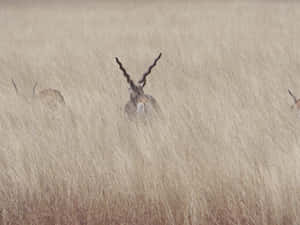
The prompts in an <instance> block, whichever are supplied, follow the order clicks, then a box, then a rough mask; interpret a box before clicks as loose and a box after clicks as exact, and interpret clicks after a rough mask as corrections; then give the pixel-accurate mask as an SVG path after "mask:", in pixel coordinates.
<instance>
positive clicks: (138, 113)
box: [115, 53, 161, 119]
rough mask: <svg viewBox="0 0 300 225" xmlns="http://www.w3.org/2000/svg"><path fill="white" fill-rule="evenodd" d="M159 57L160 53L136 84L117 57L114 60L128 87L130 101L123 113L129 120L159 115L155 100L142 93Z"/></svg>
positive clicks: (159, 110)
mask: <svg viewBox="0 0 300 225" xmlns="http://www.w3.org/2000/svg"><path fill="white" fill-rule="evenodd" d="M160 57H161V53H160V54H159V55H158V57H157V58H156V59H155V60H154V62H153V64H152V65H151V66H150V67H149V68H148V70H147V71H146V72H145V73H144V74H143V76H142V78H141V79H140V80H139V81H138V84H135V83H134V82H133V80H132V79H131V78H130V75H129V74H128V73H127V71H126V69H125V68H124V67H123V65H122V63H121V62H120V60H119V59H118V58H117V57H116V58H115V60H116V62H117V64H118V65H119V68H120V70H121V71H122V72H123V75H124V76H125V78H126V80H127V82H128V84H129V86H130V88H129V91H130V100H129V101H128V102H127V104H126V105H125V113H126V114H127V116H128V117H129V119H134V118H146V117H147V118H149V117H150V116H153V115H155V114H156V115H161V109H160V107H159V105H158V103H157V101H156V100H155V98H154V97H152V96H151V95H147V94H145V93H144V87H145V85H146V82H147V80H146V78H147V76H148V75H149V74H150V73H151V71H152V69H153V67H155V66H156V63H157V62H158V60H159V59H160Z"/></svg>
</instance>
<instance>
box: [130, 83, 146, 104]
mask: <svg viewBox="0 0 300 225" xmlns="http://www.w3.org/2000/svg"><path fill="white" fill-rule="evenodd" d="M129 90H130V100H131V101H133V102H134V103H137V102H138V99H139V98H140V97H141V96H143V95H144V90H143V87H142V86H137V89H136V90H133V89H132V88H129Z"/></svg>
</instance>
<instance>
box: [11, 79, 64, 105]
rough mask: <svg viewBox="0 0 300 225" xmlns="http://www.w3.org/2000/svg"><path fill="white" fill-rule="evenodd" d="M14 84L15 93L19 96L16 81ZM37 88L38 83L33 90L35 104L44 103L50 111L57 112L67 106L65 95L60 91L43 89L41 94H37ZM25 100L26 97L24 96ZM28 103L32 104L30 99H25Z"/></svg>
mask: <svg viewBox="0 0 300 225" xmlns="http://www.w3.org/2000/svg"><path fill="white" fill-rule="evenodd" d="M12 84H13V86H14V88H15V91H16V93H17V95H19V96H22V95H20V93H19V89H18V87H17V85H16V83H15V81H14V80H13V79H12ZM36 87H37V82H36V83H35V84H34V86H33V89H32V99H31V100H33V101H35V102H39V103H42V104H43V105H44V106H46V107H47V108H48V109H50V110H56V109H57V108H59V107H60V106H64V105H65V99H64V97H63V95H62V94H61V93H60V91H58V90H56V89H51V88H48V89H43V90H41V91H39V92H36ZM22 97H23V98H25V97H24V96H22ZM25 100H26V102H31V101H30V99H28V98H25Z"/></svg>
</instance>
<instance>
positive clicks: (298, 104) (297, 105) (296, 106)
mask: <svg viewBox="0 0 300 225" xmlns="http://www.w3.org/2000/svg"><path fill="white" fill-rule="evenodd" d="M288 92H289V94H290V96H292V98H293V100H294V103H293V105H291V109H292V110H293V109H296V110H297V111H299V112H300V99H299V98H296V96H295V95H294V94H293V93H292V92H291V91H290V90H288Z"/></svg>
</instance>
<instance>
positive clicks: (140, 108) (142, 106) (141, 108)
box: [136, 102, 145, 113]
mask: <svg viewBox="0 0 300 225" xmlns="http://www.w3.org/2000/svg"><path fill="white" fill-rule="evenodd" d="M136 112H137V113H144V112H145V104H144V103H142V102H139V103H138V104H137V108H136Z"/></svg>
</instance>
